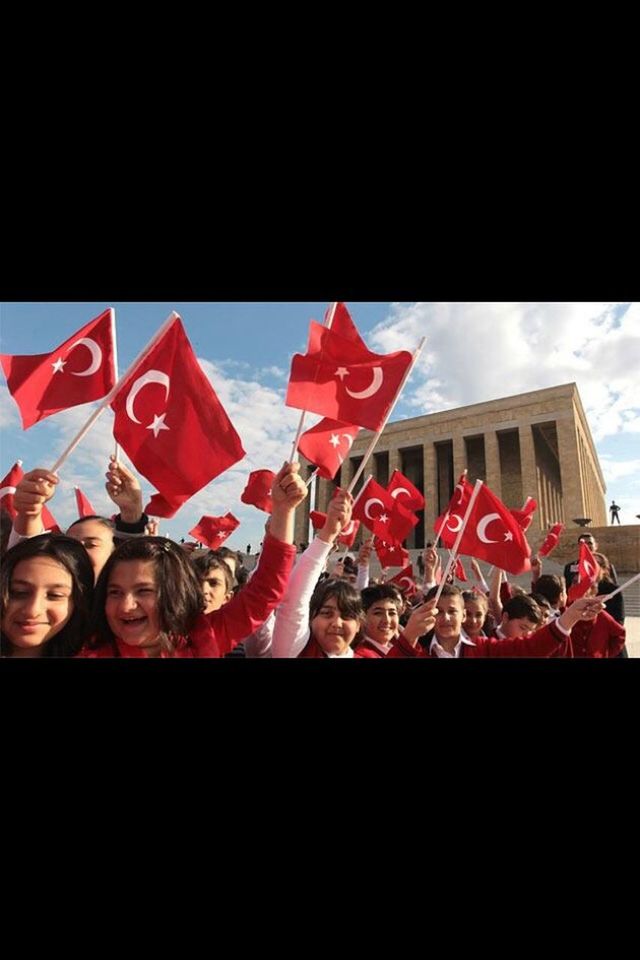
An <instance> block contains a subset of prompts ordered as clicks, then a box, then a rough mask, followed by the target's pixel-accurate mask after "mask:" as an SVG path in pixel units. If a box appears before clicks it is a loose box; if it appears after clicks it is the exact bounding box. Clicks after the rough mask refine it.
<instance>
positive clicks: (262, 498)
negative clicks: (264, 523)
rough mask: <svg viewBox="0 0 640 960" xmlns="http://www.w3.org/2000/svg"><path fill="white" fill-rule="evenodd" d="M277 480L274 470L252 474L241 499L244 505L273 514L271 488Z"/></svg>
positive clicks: (256, 471) (257, 471)
mask: <svg viewBox="0 0 640 960" xmlns="http://www.w3.org/2000/svg"><path fill="white" fill-rule="evenodd" d="M275 478H276V475H275V473H274V472H273V470H254V471H253V473H250V474H249V479H248V480H247V485H246V487H245V488H244V490H243V491H242V496H241V497H240V500H241V501H242V503H248V504H249V505H250V506H252V507H257V508H258V510H264V512H265V513H271V512H272V510H273V500H272V499H271V487H272V486H273V481H274V480H275Z"/></svg>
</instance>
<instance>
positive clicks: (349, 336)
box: [324, 302, 369, 350]
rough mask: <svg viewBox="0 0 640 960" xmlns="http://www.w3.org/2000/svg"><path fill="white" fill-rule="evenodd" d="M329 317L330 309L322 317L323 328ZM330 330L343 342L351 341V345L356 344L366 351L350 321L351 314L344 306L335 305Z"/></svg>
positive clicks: (341, 304)
mask: <svg viewBox="0 0 640 960" xmlns="http://www.w3.org/2000/svg"><path fill="white" fill-rule="evenodd" d="M330 315H331V307H329V308H328V310H327V312H326V313H325V315H324V323H325V326H326V325H327V323H328V322H329V317H330ZM331 329H332V330H333V332H334V333H337V334H338V336H340V337H344V339H345V340H351V342H352V343H357V344H358V346H359V347H362V349H363V350H368V349H369V348H368V347H367V345H366V343H365V342H364V340H363V339H362V337H361V336H360V334H359V333H358V328H357V327H356V325H355V323H354V322H353V320H352V319H351V314H350V313H349V311H348V310H347V307H346V304H344V303H341V302H338V303H337V304H336V309H335V313H334V315H333V322H332V324H331Z"/></svg>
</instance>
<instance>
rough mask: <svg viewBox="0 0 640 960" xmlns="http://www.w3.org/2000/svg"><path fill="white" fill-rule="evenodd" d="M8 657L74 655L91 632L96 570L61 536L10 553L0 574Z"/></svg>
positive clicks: (3, 641)
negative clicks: (94, 573)
mask: <svg viewBox="0 0 640 960" xmlns="http://www.w3.org/2000/svg"><path fill="white" fill-rule="evenodd" d="M0 584H1V586H0V598H1V603H2V621H1V623H2V638H1V641H0V650H1V653H2V656H5V657H73V656H75V654H76V653H78V651H79V650H80V648H81V647H82V644H83V643H84V642H85V641H86V640H87V638H88V637H89V636H90V629H89V626H90V611H91V598H92V594H93V568H92V566H91V563H90V562H89V558H88V557H87V554H86V551H85V549H84V547H83V546H82V545H81V544H79V543H78V542H77V541H76V540H72V539H71V538H70V537H65V536H62V535H61V534H45V535H44V536H39V537H32V538H30V539H28V540H23V541H22V542H21V543H19V544H17V545H16V546H15V547H12V548H11V549H10V550H8V551H7V553H6V554H5V556H4V557H3V560H2V574H1V576H0Z"/></svg>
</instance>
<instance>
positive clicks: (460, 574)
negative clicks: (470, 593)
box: [454, 557, 468, 583]
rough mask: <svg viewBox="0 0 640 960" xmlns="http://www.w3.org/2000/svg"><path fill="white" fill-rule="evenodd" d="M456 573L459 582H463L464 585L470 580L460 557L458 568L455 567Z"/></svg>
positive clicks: (457, 562) (457, 561)
mask: <svg viewBox="0 0 640 960" xmlns="http://www.w3.org/2000/svg"><path fill="white" fill-rule="evenodd" d="M454 572H455V575H456V577H457V578H458V580H462V582H463V583H467V580H468V578H467V574H466V571H465V569H464V567H463V566H462V560H461V559H460V557H458V558H457V560H456V566H455V571H454Z"/></svg>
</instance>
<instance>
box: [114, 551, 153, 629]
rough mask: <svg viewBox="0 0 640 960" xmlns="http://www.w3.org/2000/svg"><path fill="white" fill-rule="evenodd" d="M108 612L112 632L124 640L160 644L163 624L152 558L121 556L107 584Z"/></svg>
mask: <svg viewBox="0 0 640 960" xmlns="http://www.w3.org/2000/svg"><path fill="white" fill-rule="evenodd" d="M105 615H106V618H107V623H108V624H109V628H110V630H111V631H112V633H113V635H114V636H115V637H119V638H120V639H121V640H123V641H124V643H128V644H129V645H130V646H132V647H145V648H147V647H149V648H151V647H156V646H158V644H159V642H160V634H161V632H162V627H161V624H160V614H159V611H158V588H157V585H156V575H155V565H154V564H153V562H152V561H149V560H122V561H120V562H119V563H116V564H115V566H114V568H113V570H112V571H111V574H110V576H109V582H108V584H107V596H106V601H105Z"/></svg>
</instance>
